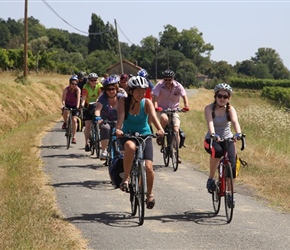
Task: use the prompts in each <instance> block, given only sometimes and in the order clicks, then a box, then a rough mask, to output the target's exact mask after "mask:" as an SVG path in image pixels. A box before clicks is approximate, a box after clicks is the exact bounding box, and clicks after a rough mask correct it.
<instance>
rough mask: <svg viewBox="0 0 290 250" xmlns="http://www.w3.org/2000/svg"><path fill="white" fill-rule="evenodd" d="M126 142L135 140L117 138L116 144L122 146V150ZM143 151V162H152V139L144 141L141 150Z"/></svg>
mask: <svg viewBox="0 0 290 250" xmlns="http://www.w3.org/2000/svg"><path fill="white" fill-rule="evenodd" d="M128 140H132V141H136V140H135V139H131V138H122V137H121V138H118V142H119V144H120V145H121V146H122V148H124V144H125V142H126V141H128ZM136 144H137V143H136ZM143 150H144V154H143V159H144V160H150V161H153V143H152V138H148V139H147V140H146V142H145V148H143Z"/></svg>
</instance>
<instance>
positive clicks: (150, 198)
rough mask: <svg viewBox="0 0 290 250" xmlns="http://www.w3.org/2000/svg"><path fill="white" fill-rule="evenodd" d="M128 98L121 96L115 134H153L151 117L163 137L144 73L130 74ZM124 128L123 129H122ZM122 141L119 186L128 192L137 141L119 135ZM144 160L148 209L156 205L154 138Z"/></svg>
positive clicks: (149, 140) (150, 141) (147, 141)
mask: <svg viewBox="0 0 290 250" xmlns="http://www.w3.org/2000/svg"><path fill="white" fill-rule="evenodd" d="M128 87H129V88H128V97H127V98H120V100H119V103H118V120H117V125H116V135H117V137H121V136H122V135H123V133H125V134H127V133H135V132H138V133H140V134H142V135H146V134H151V130H150V127H149V124H148V118H149V117H150V119H151V120H152V122H153V124H154V125H155V127H156V129H157V133H158V134H159V135H160V136H163V135H164V130H163V128H162V126H161V124H160V122H159V120H158V118H157V115H156V112H155V109H154V106H153V104H152V102H151V101H150V100H148V99H147V98H144V95H145V92H146V89H147V88H148V82H147V80H146V79H145V78H143V77H141V76H136V77H134V76H133V77H131V78H130V80H129V82H128ZM121 128H122V130H121ZM120 144H121V145H122V146H123V148H124V159H123V165H124V177H123V180H122V183H121V185H120V189H121V190H122V191H128V184H129V178H130V177H129V176H130V171H131V167H132V163H133V159H134V154H135V151H136V142H135V141H134V140H132V139H128V138H120ZM144 159H145V166H146V175H147V199H146V204H147V208H148V209H152V208H153V207H154V205H155V199H154V195H153V192H152V190H153V182H154V172H153V144H152V139H151V138H148V139H147V140H146V145H145V147H144Z"/></svg>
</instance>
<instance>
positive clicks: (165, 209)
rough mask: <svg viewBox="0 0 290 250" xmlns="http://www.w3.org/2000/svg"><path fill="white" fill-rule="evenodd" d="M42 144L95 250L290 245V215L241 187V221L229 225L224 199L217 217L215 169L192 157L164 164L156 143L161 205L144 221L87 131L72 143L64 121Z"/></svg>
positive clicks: (66, 209)
mask: <svg viewBox="0 0 290 250" xmlns="http://www.w3.org/2000/svg"><path fill="white" fill-rule="evenodd" d="M41 147H42V150H41V156H42V159H43V161H44V164H45V167H44V169H45V172H46V174H47V175H48V176H49V177H50V185H52V186H53V187H54V188H55V192H56V197H57V203H58V206H59V208H60V210H61V211H62V212H63V217H64V219H66V220H68V221H70V222H71V223H73V224H74V225H75V226H76V227H77V228H79V229H80V230H81V231H82V232H83V237H84V238H86V239H88V241H89V249H95V250H99V249H231V250H232V249H247V250H250V249H269V250H272V249H280V250H281V249H289V246H290V233H289V232H290V224H289V222H290V215H289V214H287V213H281V212H277V211H275V210H273V209H271V208H269V207H268V206H267V205H266V204H264V203H263V202H261V201H258V200H256V199H255V198H254V197H251V196H248V195H247V192H243V189H241V188H237V193H236V196H235V198H236V208H235V210H234V217H233V221H232V222H231V223H230V224H227V223H226V220H225V214H224V204H223V203H222V205H221V212H220V214H219V215H218V216H213V213H212V212H213V209H212V203H211V196H210V195H209V194H208V193H207V191H206V188H205V183H206V179H207V176H206V175H205V174H204V173H202V172H199V171H196V170H194V169H196V166H194V165H193V164H190V163H182V164H181V165H180V167H179V169H178V171H177V172H173V171H172V168H170V167H164V166H163V160H162V155H161V153H160V152H159V149H158V147H157V145H156V144H155V145H154V147H155V160H154V169H155V186H154V194H155V198H156V206H155V207H154V209H153V210H148V209H146V211H145V212H146V213H145V222H144V225H143V226H138V223H137V218H136V217H133V218H131V217H130V203H129V195H128V194H125V193H123V192H121V191H120V190H119V189H114V188H113V187H112V185H111V184H110V182H109V176H108V171H107V168H106V167H105V166H103V162H101V161H100V160H98V159H96V157H95V156H91V155H90V153H87V152H85V151H84V138H83V133H81V132H78V133H77V144H76V145H72V146H71V148H70V149H68V150H67V149H66V148H65V136H64V131H63V130H62V129H61V123H56V124H55V127H53V128H52V129H51V130H50V131H49V132H48V133H47V134H46V136H45V137H44V138H43V140H42V146H41ZM193 153H194V152H193Z"/></svg>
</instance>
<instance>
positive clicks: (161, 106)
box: [153, 69, 189, 163]
mask: <svg viewBox="0 0 290 250" xmlns="http://www.w3.org/2000/svg"><path fill="white" fill-rule="evenodd" d="M162 74H163V80H161V81H159V82H158V83H157V84H156V86H155V87H154V90H153V103H154V107H155V109H156V111H162V110H165V109H173V110H176V109H178V108H179V101H180V97H181V98H182V99H183V104H184V107H183V109H182V110H183V111H188V110H189V107H188V98H187V95H186V92H185V89H184V88H183V86H182V85H181V83H179V82H177V81H176V80H174V76H175V73H174V72H173V71H172V70H169V69H167V70H165V71H164V72H163V73H162ZM158 117H159V118H160V123H161V125H162V127H163V128H165V127H166V125H167V124H168V122H169V121H168V116H167V115H166V114H165V113H160V112H158ZM173 124H174V130H175V131H176V133H177V135H178V145H179V143H180V136H179V128H180V116H179V114H178V113H174V114H173ZM161 141H162V140H160V139H159V138H157V143H158V145H160V144H161ZM178 162H179V163H181V158H180V157H179V159H178Z"/></svg>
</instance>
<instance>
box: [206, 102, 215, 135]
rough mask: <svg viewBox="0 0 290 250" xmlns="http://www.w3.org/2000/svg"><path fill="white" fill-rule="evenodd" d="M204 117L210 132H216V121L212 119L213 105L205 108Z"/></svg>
mask: <svg viewBox="0 0 290 250" xmlns="http://www.w3.org/2000/svg"><path fill="white" fill-rule="evenodd" d="M204 117H205V120H206V123H207V127H208V132H209V133H210V134H215V128H214V123H213V119H212V107H211V105H207V106H206V107H205V109H204Z"/></svg>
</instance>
